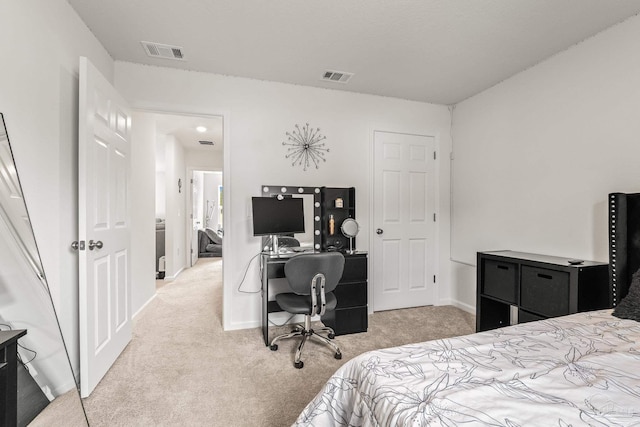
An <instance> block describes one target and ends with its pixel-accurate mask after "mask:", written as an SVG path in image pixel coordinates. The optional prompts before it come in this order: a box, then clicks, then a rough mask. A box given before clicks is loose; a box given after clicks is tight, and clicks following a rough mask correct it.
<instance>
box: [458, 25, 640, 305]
mask: <svg viewBox="0 0 640 427" xmlns="http://www.w3.org/2000/svg"><path fill="white" fill-rule="evenodd" d="M638 52H640V17H637V16H636V17H634V18H631V19H629V20H627V21H626V22H624V23H622V24H619V25H617V26H615V27H613V28H611V29H609V30H606V31H604V32H603V33H600V34H599V35H597V36H595V37H593V38H591V39H588V40H586V41H584V42H582V43H580V44H578V45H576V46H574V47H572V48H570V49H569V50H567V51H565V52H563V53H561V54H558V55H556V56H554V57H552V58H550V59H549V60H547V61H545V62H543V63H541V64H539V65H537V66H535V67H533V68H531V69H529V70H527V71H525V72H522V73H520V74H518V75H516V76H515V77H513V78H511V79H509V80H506V81H504V82H502V83H501V84H499V85H497V86H495V87H493V88H491V89H489V90H487V91H485V92H483V93H481V94H479V95H477V96H474V97H472V98H470V99H468V100H466V101H464V102H462V103H460V104H459V105H457V106H456V108H455V110H454V116H453V147H454V150H453V153H454V156H455V157H454V160H453V171H454V172H453V209H454V212H453V227H452V234H453V238H452V256H453V258H454V259H455V260H458V261H462V262H464V263H468V264H475V252H476V251H483V250H498V249H512V250H519V251H527V252H534V253H544V254H549V255H558V256H565V257H572V258H582V259H591V260H599V261H607V260H608V249H607V242H608V240H607V239H608V234H607V204H606V201H607V194H608V193H610V192H617V191H620V192H638V191H640V172H639V171H640V169H639V168H638V159H640V139H639V138H640V119H639V118H638V117H639V113H638V112H639V111H640V89H639V88H640V55H638ZM452 269H453V280H454V281H455V282H457V283H458V289H457V290H456V291H455V295H456V298H457V299H458V301H459V302H460V303H461V304H465V305H467V306H472V307H475V268H474V267H472V266H468V265H465V264H461V263H454V264H453V266H452Z"/></svg>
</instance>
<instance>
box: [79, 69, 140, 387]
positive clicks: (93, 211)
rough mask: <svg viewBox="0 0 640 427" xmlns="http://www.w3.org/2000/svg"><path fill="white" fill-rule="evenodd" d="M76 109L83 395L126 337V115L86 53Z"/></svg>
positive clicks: (128, 312) (128, 337)
mask: <svg viewBox="0 0 640 427" xmlns="http://www.w3.org/2000/svg"><path fill="white" fill-rule="evenodd" d="M79 114H80V117H79V138H78V139H79V146H78V181H79V184H78V206H79V232H78V234H79V240H80V241H81V242H82V241H83V242H84V244H85V247H84V249H82V248H81V250H80V251H79V258H80V263H79V313H80V389H81V394H82V396H83V397H87V396H88V395H89V394H90V393H91V392H92V391H93V389H94V388H95V386H96V385H97V384H98V382H99V381H100V380H101V379H102V377H103V376H104V374H105V373H106V372H107V371H108V369H109V368H110V367H111V365H112V364H113V362H115V360H116V358H117V357H118V356H119V355H120V353H121V352H122V350H124V348H125V347H126V345H127V344H128V343H129V341H130V340H131V306H130V301H131V288H130V269H129V262H130V261H129V254H130V237H129V236H130V233H129V215H130V207H129V191H128V180H129V152H130V137H131V114H130V112H129V108H128V106H127V104H126V102H125V101H124V100H123V99H122V97H121V96H120V95H119V94H118V93H117V92H116V91H115V89H114V88H113V87H112V86H111V85H110V84H109V82H108V81H107V80H106V79H105V78H104V77H103V76H102V75H101V74H100V73H99V71H98V70H97V69H96V68H95V67H94V66H93V65H92V64H91V63H90V62H89V61H88V60H87V59H86V58H80V106H79ZM98 242H100V243H101V244H102V247H100V245H99V244H98ZM92 243H93V244H92Z"/></svg>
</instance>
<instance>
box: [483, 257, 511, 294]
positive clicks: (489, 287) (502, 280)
mask: <svg viewBox="0 0 640 427" xmlns="http://www.w3.org/2000/svg"><path fill="white" fill-rule="evenodd" d="M482 283H483V284H484V289H483V290H482V293H484V294H485V295H489V296H492V297H495V298H499V299H501V300H503V301H507V302H509V303H511V304H517V303H518V293H517V290H518V266H517V265H516V264H513V263H510V262H504V261H495V260H491V259H487V260H485V261H484V269H483V278H482Z"/></svg>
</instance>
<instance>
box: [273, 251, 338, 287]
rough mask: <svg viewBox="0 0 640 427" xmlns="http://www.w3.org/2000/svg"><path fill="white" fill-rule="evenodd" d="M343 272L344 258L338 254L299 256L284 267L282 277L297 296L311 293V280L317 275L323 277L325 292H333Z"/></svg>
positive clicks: (323, 253) (325, 253)
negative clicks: (319, 274)
mask: <svg viewBox="0 0 640 427" xmlns="http://www.w3.org/2000/svg"><path fill="white" fill-rule="evenodd" d="M343 270H344V256H343V255H342V254H341V253H340V252H320V253H313V254H300V255H296V256H294V257H292V258H291V259H289V260H288V261H287V262H286V263H285V265H284V275H285V276H286V278H287V281H288V282H289V285H290V286H291V290H292V291H293V292H295V293H296V294H298V295H309V294H310V293H311V280H312V279H313V277H314V276H315V275H316V274H318V273H321V274H323V275H324V277H325V285H324V286H325V292H331V291H333V290H334V289H335V288H336V286H337V285H338V282H339V281H340V279H341V278H342V271H343ZM318 292H319V289H318Z"/></svg>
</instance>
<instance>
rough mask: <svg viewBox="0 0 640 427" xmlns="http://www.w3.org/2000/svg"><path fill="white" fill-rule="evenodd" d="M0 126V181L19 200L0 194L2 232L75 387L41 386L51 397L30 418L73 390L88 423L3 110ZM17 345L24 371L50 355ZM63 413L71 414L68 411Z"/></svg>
mask: <svg viewBox="0 0 640 427" xmlns="http://www.w3.org/2000/svg"><path fill="white" fill-rule="evenodd" d="M0 129H1V132H3V134H2V136H3V139H6V145H7V152H3V153H2V155H1V156H0V158H1V160H0V161H1V162H2V166H3V168H0V169H2V170H0V172H1V173H2V177H1V178H2V182H3V183H4V185H5V186H6V187H7V189H8V191H9V192H10V193H11V195H10V198H11V199H15V200H16V203H18V200H21V203H20V205H21V206H18V205H5V202H6V200H5V199H4V197H0V217H1V218H0V221H3V224H5V226H6V227H7V229H8V231H9V233H8V234H9V235H10V236H5V237H6V239H7V240H12V241H13V242H14V243H15V245H16V246H17V247H18V249H19V252H20V255H21V256H22V258H23V259H24V260H25V261H26V263H27V264H28V265H29V267H30V268H31V269H32V270H33V273H34V275H35V277H33V278H31V279H30V280H29V279H25V280H28V283H33V284H34V286H37V287H38V288H39V290H38V291H39V292H44V293H45V295H46V296H45V298H43V299H42V302H43V303H44V304H47V303H48V304H50V308H51V314H52V315H53V319H52V320H53V321H55V326H53V325H52V329H54V328H55V330H56V331H57V336H56V337H55V338H56V339H59V340H60V342H59V343H58V344H60V345H61V351H63V353H64V357H65V358H66V362H67V367H68V369H69V375H70V377H71V378H70V382H71V381H73V385H74V387H73V388H75V390H74V389H73V388H70V389H69V390H67V391H64V392H62V393H61V394H58V395H53V392H52V391H51V390H49V393H48V394H47V392H46V390H45V389H43V393H44V394H45V396H46V397H47V399H49V394H51V395H52V396H53V400H50V401H49V404H47V406H45V407H44V408H43V409H42V411H41V412H40V413H38V414H37V415H35V417H34V418H33V419H32V420H31V421H30V422H38V423H40V422H42V421H39V417H40V416H41V415H44V414H45V413H46V412H47V410H48V409H50V408H51V407H53V406H50V405H51V404H53V403H54V401H56V400H58V399H59V398H60V399H62V400H61V402H63V403H61V404H59V405H55V406H56V409H54V410H53V411H54V413H52V416H54V417H55V416H57V415H59V410H60V409H59V408H62V409H63V410H65V411H68V410H69V409H70V408H71V406H70V405H72V404H75V403H74V402H71V401H70V400H69V399H68V397H66V396H68V395H69V393H70V392H73V393H74V394H75V397H77V400H78V402H79V403H80V410H81V411H82V415H81V418H82V421H83V422H84V423H85V425H87V426H88V425H89V420H88V417H87V412H86V409H85V407H84V402H83V401H82V398H81V397H80V392H79V389H78V382H77V379H76V373H75V372H74V370H73V365H72V363H71V358H70V357H69V350H68V348H67V344H66V341H65V339H64V334H63V332H62V327H61V325H60V321H59V319H58V314H57V311H56V307H55V304H54V303H53V298H52V296H51V291H50V289H49V283H48V281H47V277H46V274H45V271H44V266H43V263H42V258H41V257H40V251H39V248H38V244H37V239H36V236H35V233H34V231H33V226H32V222H31V218H30V215H29V209H28V207H27V202H26V196H25V194H24V191H23V188H22V183H21V181H20V176H19V173H18V168H17V165H16V162H15V155H14V152H13V147H12V146H11V141H10V139H9V132H8V129H7V124H6V121H5V116H4V114H3V113H0ZM16 216H17V218H16ZM16 256H18V255H16ZM31 303H33V301H31ZM22 305H26V306H30V301H25V304H22ZM29 320H30V319H29V318H28V317H27V318H25V319H21V321H22V322H25V321H27V322H28V321H29ZM11 321H12V320H11V319H4V322H11ZM4 322H3V324H4ZM7 325H8V326H9V327H10V329H13V328H12V325H10V324H9V323H7ZM29 329H30V328H29V327H27V328H26V331H27V337H29V336H30V335H29V334H28V332H29ZM38 329H39V328H36V331H38ZM49 332H52V331H49ZM50 337H51V338H52V339H53V335H50ZM18 346H19V347H21V348H23V349H25V350H26V351H28V352H32V353H34V354H35V355H34V356H33V358H32V359H30V360H29V361H28V362H24V361H23V362H22V364H23V365H24V366H25V368H26V369H27V371H28V368H29V366H27V365H29V364H30V363H31V362H33V361H34V360H35V359H36V357H37V356H38V354H41V355H42V356H41V357H44V358H45V359H44V360H46V359H47V358H50V357H51V354H50V350H49V349H47V348H42V346H35V345H34V342H30V344H29V348H27V347H23V346H22V345H20V344H18ZM60 357H62V354H60ZM60 363H62V361H60ZM39 368H40V369H42V367H39ZM34 369H35V367H34ZM43 371H44V372H42V374H43V375H44V376H45V377H46V376H47V370H44V369H43ZM36 372H37V371H36ZM34 382H35V384H37V386H38V387H40V388H41V389H42V386H41V385H40V384H39V383H38V382H37V381H35V378H34ZM49 385H55V384H49ZM17 390H18V395H20V392H19V390H20V389H19V388H18V389H17ZM29 399H34V397H31V398H29ZM28 402H31V400H29V401H28ZM60 405H62V406H60ZM67 414H68V415H71V414H69V413H67ZM72 418H75V415H73V416H72ZM42 420H43V421H44V420H49V421H51V420H50V418H49V417H48V416H46V415H44V418H42ZM78 421H79V420H78ZM45 422H46V421H45Z"/></svg>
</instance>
